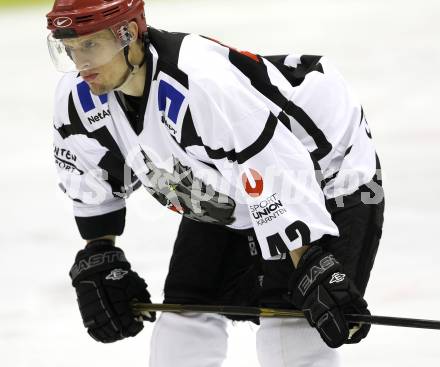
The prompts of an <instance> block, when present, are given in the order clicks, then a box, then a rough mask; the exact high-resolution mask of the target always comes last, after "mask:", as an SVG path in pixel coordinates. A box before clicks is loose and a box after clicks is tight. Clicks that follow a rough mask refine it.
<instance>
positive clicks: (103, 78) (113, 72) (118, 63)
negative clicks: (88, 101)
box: [80, 51, 129, 95]
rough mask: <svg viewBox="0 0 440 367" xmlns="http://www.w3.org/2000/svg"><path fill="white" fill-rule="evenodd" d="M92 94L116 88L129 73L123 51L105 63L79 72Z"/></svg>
mask: <svg viewBox="0 0 440 367" xmlns="http://www.w3.org/2000/svg"><path fill="white" fill-rule="evenodd" d="M80 74H81V76H82V77H83V79H84V80H85V81H86V82H87V84H88V85H89V87H90V91H91V92H92V93H93V94H96V95H100V94H104V93H108V92H110V91H112V90H114V89H116V88H118V87H119V86H120V85H121V84H122V83H123V82H124V81H125V80H126V79H127V76H128V74H129V70H128V67H127V64H126V63H125V58H124V54H123V51H121V52H119V53H118V54H117V55H116V56H115V57H113V59H112V60H111V61H110V62H108V63H107V64H104V65H101V66H99V67H96V68H93V69H90V70H84V71H81V72H80Z"/></svg>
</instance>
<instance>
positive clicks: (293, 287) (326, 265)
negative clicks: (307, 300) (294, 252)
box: [288, 246, 342, 303]
mask: <svg viewBox="0 0 440 367" xmlns="http://www.w3.org/2000/svg"><path fill="white" fill-rule="evenodd" d="M341 269H342V267H341V264H340V263H339V261H338V260H336V259H335V257H334V256H333V255H332V254H330V253H328V252H325V251H324V250H323V249H322V248H321V247H319V246H312V247H310V248H309V249H308V250H307V251H306V252H305V253H304V254H303V256H302V257H301V259H300V261H299V263H298V267H297V269H296V270H295V271H294V273H293V274H292V276H291V277H290V279H289V285H288V288H289V295H290V298H291V301H293V299H295V301H296V302H295V303H298V301H299V299H303V298H304V297H306V295H307V294H308V293H310V292H311V291H312V290H313V289H314V288H315V286H316V285H318V284H320V282H321V281H322V279H324V278H326V277H328V276H329V275H330V274H331V273H333V272H337V271H340V270H341Z"/></svg>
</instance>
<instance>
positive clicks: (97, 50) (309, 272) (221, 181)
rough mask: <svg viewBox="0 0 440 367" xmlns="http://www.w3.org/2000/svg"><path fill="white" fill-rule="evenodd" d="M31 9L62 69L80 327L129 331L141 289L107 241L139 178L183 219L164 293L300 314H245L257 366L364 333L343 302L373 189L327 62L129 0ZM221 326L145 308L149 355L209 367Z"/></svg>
mask: <svg viewBox="0 0 440 367" xmlns="http://www.w3.org/2000/svg"><path fill="white" fill-rule="evenodd" d="M47 20H48V29H49V30H50V34H49V36H48V46H49V51H50V54H51V57H52V59H53V62H54V64H55V66H56V68H57V69H58V70H59V71H62V72H66V74H65V76H63V78H62V79H61V81H60V82H59V85H58V87H57V89H56V96H55V113H54V145H55V148H54V152H55V163H56V166H57V171H58V174H59V178H60V187H61V188H62V189H63V190H64V191H65V192H66V194H67V195H68V196H69V197H70V198H71V199H72V200H73V207H74V215H75V219H76V223H77V225H78V228H79V232H80V234H81V236H82V238H83V239H84V240H86V243H85V244H84V246H85V247H83V246H80V247H83V249H81V250H80V251H79V252H78V254H77V255H76V258H75V261H74V265H73V267H72V269H71V270H70V276H71V278H72V284H73V286H74V288H75V289H76V293H77V297H78V303H79V308H80V312H81V316H82V318H83V321H84V325H85V327H86V328H87V329H88V333H89V334H90V335H91V336H92V337H93V338H94V339H96V340H98V341H100V342H104V343H109V342H113V341H116V340H120V339H123V338H125V337H129V336H135V335H136V334H138V333H139V331H140V330H141V329H142V328H143V324H142V320H140V319H139V316H136V315H134V314H133V312H132V310H131V308H130V304H131V302H132V301H133V300H138V301H141V302H150V295H149V293H148V291H147V285H146V283H145V281H144V280H143V279H142V278H141V277H140V276H139V275H138V274H137V273H135V272H134V271H133V270H132V269H131V266H130V263H129V262H128V261H127V260H126V258H125V256H124V252H123V250H122V249H121V248H119V247H116V246H115V238H116V237H117V236H121V234H122V233H123V230H124V224H125V214H126V209H125V200H126V199H127V198H128V196H129V195H130V193H131V192H133V190H136V189H137V188H139V187H140V186H143V187H144V188H145V189H146V190H147V191H148V192H149V193H150V194H152V195H153V196H154V197H155V198H156V199H157V200H158V201H159V202H160V203H161V204H163V205H164V206H166V207H167V208H169V209H171V210H173V211H175V212H177V213H180V214H182V215H183V217H182V222H181V225H180V228H179V231H178V234H177V239H176V242H175V247H174V251H173V254H172V258H171V260H170V267H169V273H168V276H167V279H166V283H165V286H164V294H165V300H164V302H165V303H181V304H224V305H241V306H248V305H265V306H271V307H283V308H287V307H289V308H299V309H301V310H303V311H304V312H305V315H306V319H307V320H299V321H298V320H290V319H289V320H286V319H261V320H260V322H261V325H260V328H259V331H258V333H257V353H258V358H259V361H260V364H261V366H263V367H281V366H286V367H287V366H288V367H291V366H306V365H307V366H308V365H310V366H325V367H333V366H337V365H338V363H339V362H338V357H337V353H336V350H335V348H337V347H340V346H341V345H343V344H345V343H357V342H359V341H360V340H361V339H363V338H365V337H366V336H367V333H368V331H369V326H367V325H352V324H349V323H348V322H347V321H346V319H345V317H344V314H346V313H353V312H354V313H360V314H368V312H369V311H368V309H367V303H366V302H365V300H364V299H363V295H364V292H365V288H366V285H367V282H368V279H369V275H370V270H371V268H372V266H373V262H374V259H375V255H376V251H377V247H378V244H379V239H380V237H381V229H382V222H383V208H384V200H383V192H382V190H381V180H380V171H378V170H379V162H378V159H377V156H376V153H375V149H374V147H373V144H372V137H371V133H370V130H369V128H368V125H367V120H366V118H365V115H364V112H363V109H362V107H361V105H360V103H359V101H358V100H357V98H356V97H355V96H354V94H353V93H352V92H351V90H350V89H349V87H348V86H347V84H346V82H345V81H344V79H343V78H342V77H341V75H340V74H339V73H338V71H336V69H335V68H334V66H333V65H332V64H331V63H330V62H329V61H328V60H327V59H326V58H325V57H319V56H308V55H303V56H299V55H294V54H290V55H287V56H286V55H285V56H269V57H263V56H260V55H255V54H252V53H250V52H245V51H239V50H237V49H234V48H230V47H228V46H226V45H223V44H222V43H220V42H217V41H214V40H212V39H209V38H206V37H202V36H198V35H194V34H184V33H170V32H166V31H162V30H158V29H155V28H153V27H147V24H146V19H145V15H144V3H143V1H142V0H56V1H55V4H54V6H53V9H52V11H51V12H50V13H49V14H48V15H47ZM289 47H290V46H289ZM150 215H152V216H154V215H155V213H151V214H150ZM147 234H148V229H147V230H146V236H145V246H149V247H151V248H153V247H154V246H156V244H155V243H150V241H149V240H148V235H147ZM120 242H121V244H123V243H124V241H123V240H121V241H120ZM147 319H148V321H155V315H154V314H151V315H150V317H147ZM254 321H256V320H254ZM226 322H227V320H226V318H225V317H223V316H221V315H217V314H208V315H200V314H194V313H188V314H182V315H177V314H171V313H164V314H162V315H161V317H160V318H159V319H158V320H157V321H156V323H155V326H154V333H153V337H152V344H151V357H150V366H151V367H176V366H179V367H208V366H209V367H219V366H221V364H222V362H223V360H224V358H225V356H226V348H227V334H226V329H225V328H226Z"/></svg>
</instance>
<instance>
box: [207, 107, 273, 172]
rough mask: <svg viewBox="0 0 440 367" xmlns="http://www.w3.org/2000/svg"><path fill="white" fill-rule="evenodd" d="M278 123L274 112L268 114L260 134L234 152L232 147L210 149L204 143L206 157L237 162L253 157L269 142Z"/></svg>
mask: <svg viewBox="0 0 440 367" xmlns="http://www.w3.org/2000/svg"><path fill="white" fill-rule="evenodd" d="M277 124H278V119H277V118H276V116H275V115H274V114H272V113H271V114H270V115H269V118H268V119H267V122H266V125H265V126H264V129H263V131H262V133H261V134H260V136H259V137H258V138H257V140H255V142H253V143H252V144H251V145H250V146H248V147H247V148H245V149H243V150H242V151H241V152H236V151H235V150H234V149H232V150H229V151H225V150H224V149H223V148H219V149H211V148H210V147H208V146H206V145H204V147H205V150H206V153H207V154H208V157H209V158H211V159H223V158H227V159H228V160H229V161H231V162H237V163H239V164H242V163H244V162H246V161H247V160H248V159H250V158H252V157H254V156H255V155H257V154H258V153H260V152H261V151H262V150H263V149H264V148H265V147H266V146H267V144H268V143H269V142H270V140H271V139H272V137H273V135H274V134H275V129H276V127H277Z"/></svg>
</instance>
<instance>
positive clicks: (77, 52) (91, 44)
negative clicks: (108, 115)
mask: <svg viewBox="0 0 440 367" xmlns="http://www.w3.org/2000/svg"><path fill="white" fill-rule="evenodd" d="M115 41H116V40H115V36H114V35H113V33H112V32H111V31H110V30H103V31H101V32H98V33H95V34H93V35H89V36H83V37H78V38H75V39H69V40H64V45H65V47H66V50H68V53H69V56H70V58H71V59H72V61H73V62H74V63H75V65H76V68H77V70H80V74H81V76H82V77H83V78H84V80H85V81H86V82H87V83H88V85H89V87H90V90H91V91H92V93H94V94H96V95H100V94H104V93H107V92H110V91H111V90H114V89H115V88H117V87H119V86H120V85H121V84H122V83H123V82H124V80H125V79H126V78H127V74H128V73H129V71H128V67H127V65H126V62H125V58H124V54H123V50H118V51H117V52H116V53H115V52H114V44H115ZM111 52H113V54H110V53H111ZM106 54H107V55H106ZM108 54H110V55H111V57H108ZM100 60H105V62H101V61H100Z"/></svg>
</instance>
